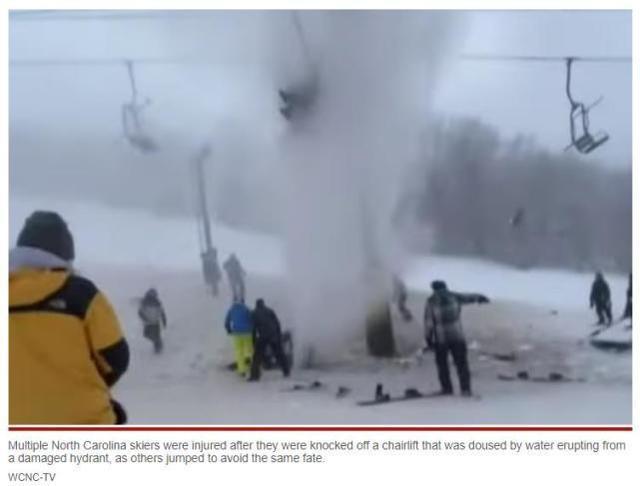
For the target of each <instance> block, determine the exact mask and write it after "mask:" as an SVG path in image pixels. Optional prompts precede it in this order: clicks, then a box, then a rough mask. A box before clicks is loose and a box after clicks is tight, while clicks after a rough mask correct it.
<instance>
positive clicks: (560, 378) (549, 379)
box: [498, 371, 586, 383]
mask: <svg viewBox="0 0 640 486" xmlns="http://www.w3.org/2000/svg"><path fill="white" fill-rule="evenodd" d="M498 379H499V380H502V381H531V382H534V383H569V382H572V383H576V382H577V383H584V382H585V381H586V380H585V379H584V378H569V377H567V376H564V375H563V374H562V373H556V372H555V371H552V372H551V373H549V374H548V375H547V376H531V375H529V372H528V371H519V372H518V373H517V374H515V375H505V374H499V375H498Z"/></svg>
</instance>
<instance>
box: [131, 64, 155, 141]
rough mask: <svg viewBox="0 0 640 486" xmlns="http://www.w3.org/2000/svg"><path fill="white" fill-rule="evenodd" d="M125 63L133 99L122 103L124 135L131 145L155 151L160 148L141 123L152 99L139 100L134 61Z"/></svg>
mask: <svg viewBox="0 0 640 486" xmlns="http://www.w3.org/2000/svg"><path fill="white" fill-rule="evenodd" d="M125 65H126V67H127V72H128V74H129V81H130V82H131V101H129V102H128V103H125V104H123V105H122V130H123V132H124V136H125V138H126V139H127V140H128V141H129V143H130V144H131V145H133V146H134V147H136V148H137V149H139V150H141V151H142V152H145V153H150V152H155V151H156V150H157V149H158V145H157V144H156V142H155V141H154V140H153V138H151V136H149V135H148V134H146V133H145V132H144V130H143V128H142V124H141V123H140V115H141V113H142V110H143V109H144V108H146V107H147V106H149V104H150V103H151V101H150V100H149V99H145V100H144V102H142V103H140V102H138V91H137V89H136V81H135V77H134V72H133V63H132V62H131V61H126V62H125Z"/></svg>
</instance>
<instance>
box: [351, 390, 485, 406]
mask: <svg viewBox="0 0 640 486" xmlns="http://www.w3.org/2000/svg"><path fill="white" fill-rule="evenodd" d="M452 397H456V396H455V395H453V394H450V395H443V394H442V393H441V392H439V391H436V392H428V393H422V392H419V391H416V392H415V393H409V394H405V395H400V396H389V395H386V394H385V395H383V396H381V397H378V398H374V399H373V400H365V401H361V402H357V405H358V406H360V407H369V406H372V405H383V404H385V403H394V402H404V401H407V400H420V399H425V398H452ZM461 398H472V399H475V400H480V396H479V395H471V396H469V397H461Z"/></svg>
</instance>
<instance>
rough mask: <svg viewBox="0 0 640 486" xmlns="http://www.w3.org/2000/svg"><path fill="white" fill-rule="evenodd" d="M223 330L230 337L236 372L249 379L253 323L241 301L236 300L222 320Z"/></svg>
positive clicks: (249, 312)
mask: <svg viewBox="0 0 640 486" xmlns="http://www.w3.org/2000/svg"><path fill="white" fill-rule="evenodd" d="M224 328H225V330H226V331H227V334H229V335H231V340H232V342H233V350H234V354H235V360H236V371H237V372H238V374H239V375H240V376H242V377H244V378H249V372H250V369H251V360H252V357H253V321H252V319H251V311H250V310H249V308H248V307H247V306H246V305H245V304H244V301H243V300H241V299H236V300H235V301H234V302H233V304H232V305H231V307H230V308H229V310H228V311H227V316H226V318H225V320H224Z"/></svg>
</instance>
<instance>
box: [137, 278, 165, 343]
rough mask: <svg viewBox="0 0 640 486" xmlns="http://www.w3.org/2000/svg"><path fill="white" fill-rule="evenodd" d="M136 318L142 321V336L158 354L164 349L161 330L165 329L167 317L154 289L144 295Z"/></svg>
mask: <svg viewBox="0 0 640 486" xmlns="http://www.w3.org/2000/svg"><path fill="white" fill-rule="evenodd" d="M138 316H139V317H140V319H141V320H142V325H143V331H142V334H143V336H144V337H145V338H147V339H148V340H149V341H151V342H152V343H153V350H154V352H155V353H156V354H160V353H161V352H162V349H163V347H164V344H163V342H162V330H163V329H166V328H167V315H166V314H165V312H164V307H163V306H162V302H160V297H158V291H157V290H156V289H153V288H151V289H149V290H147V292H146V293H145V294H144V297H143V298H142V301H141V302H140V307H139V308H138Z"/></svg>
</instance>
